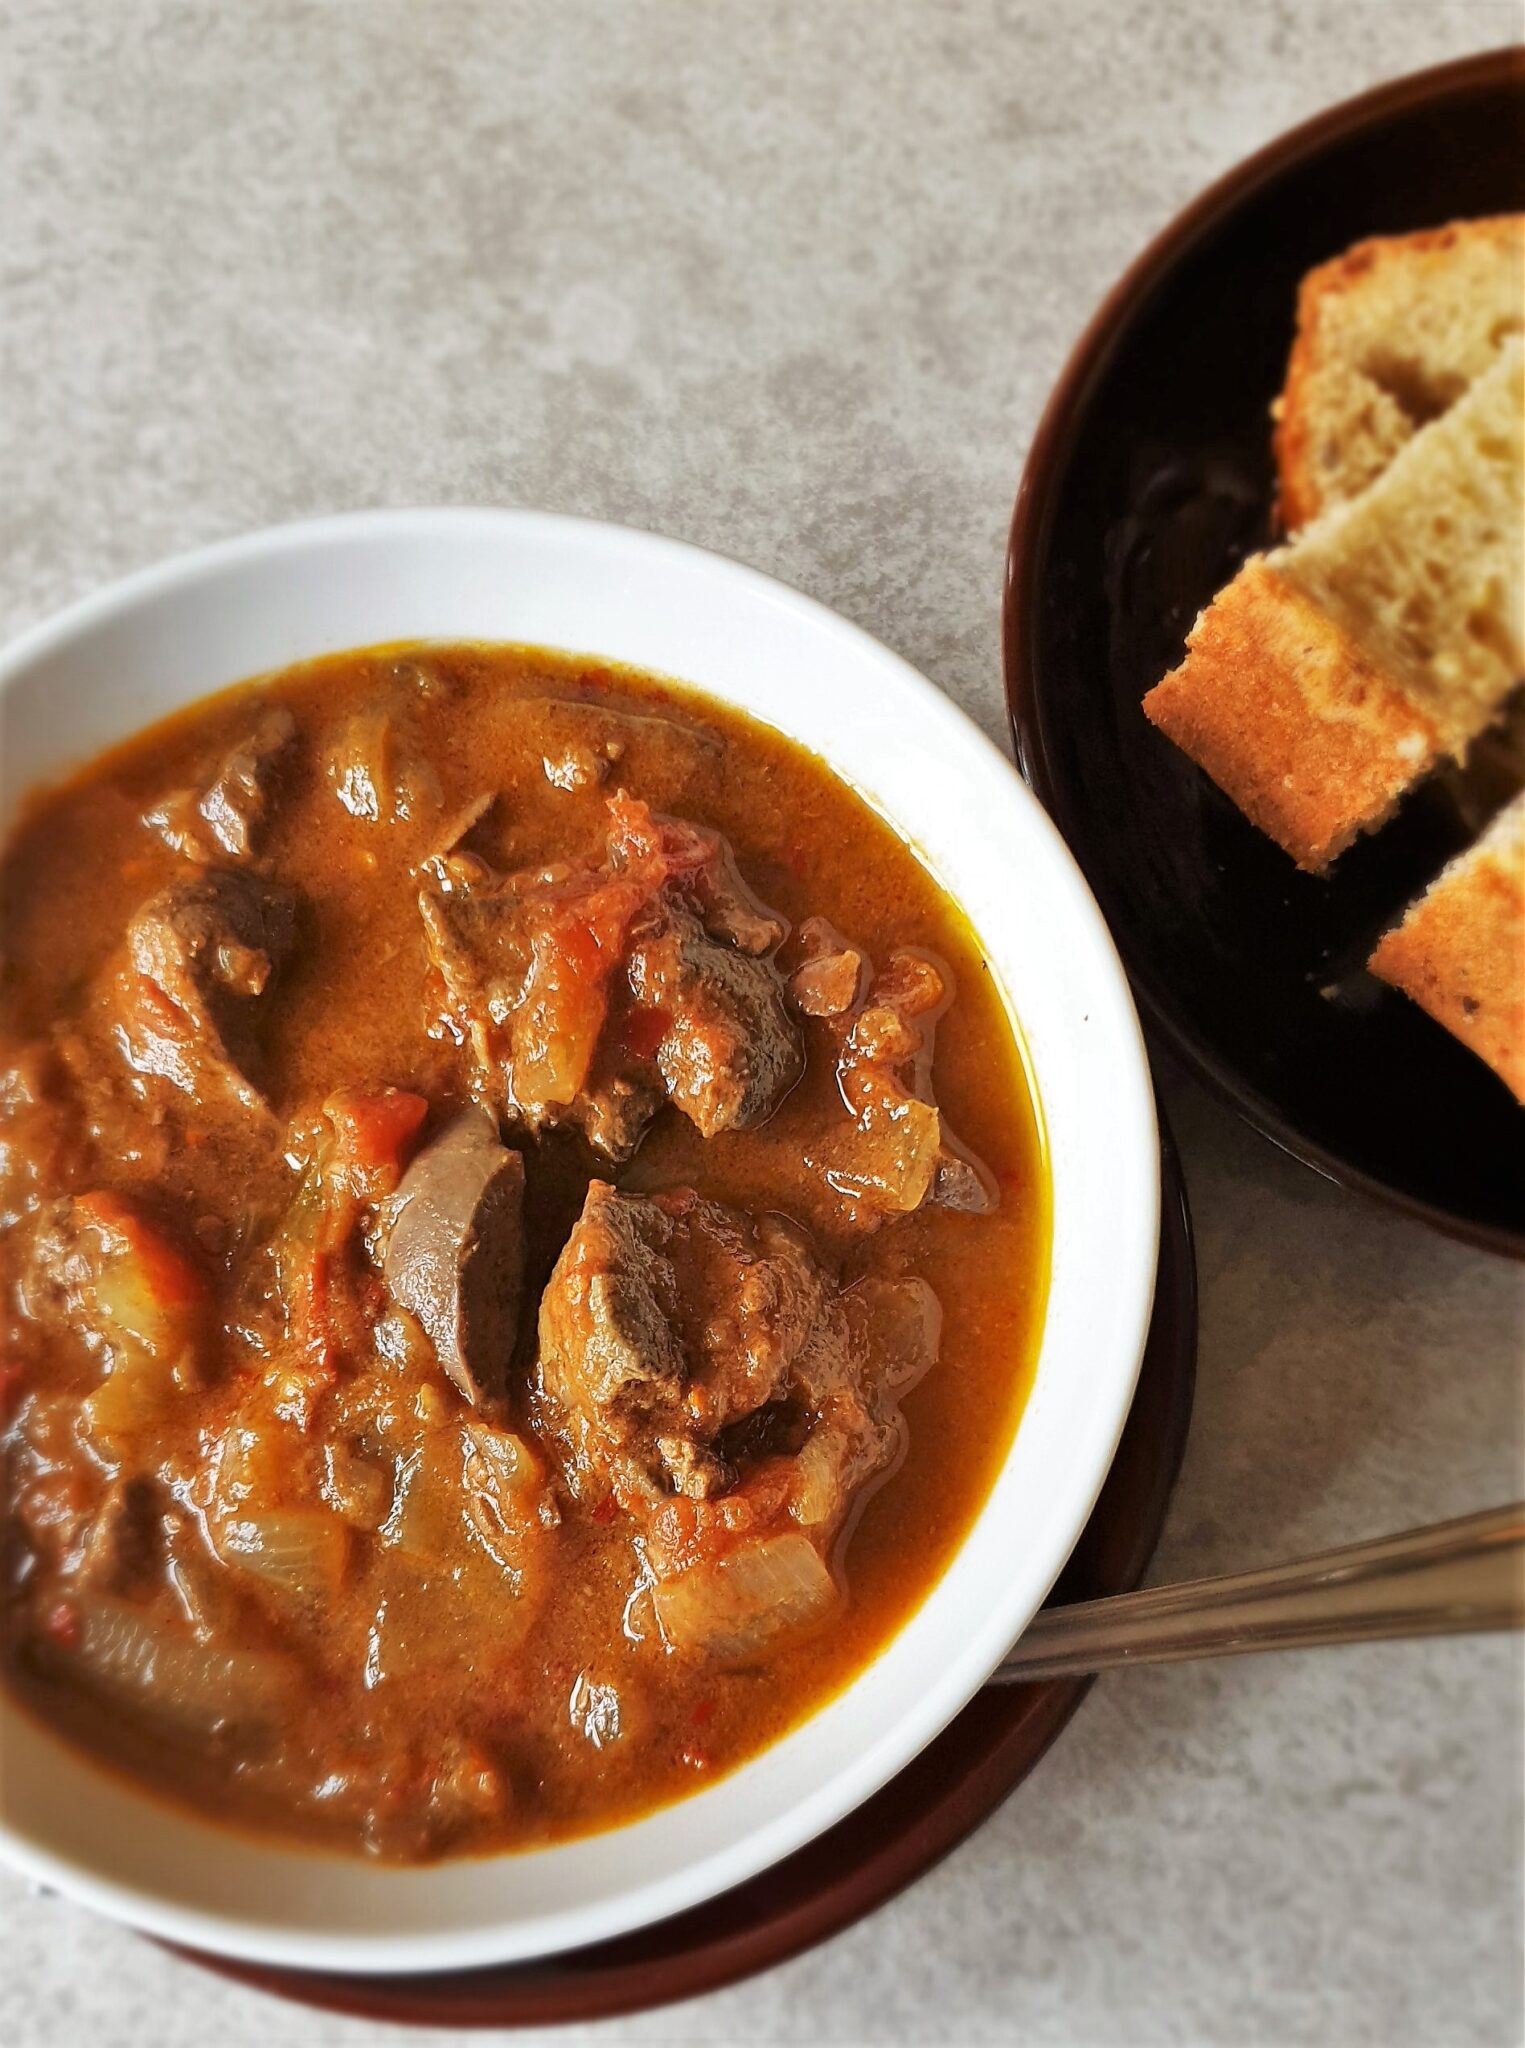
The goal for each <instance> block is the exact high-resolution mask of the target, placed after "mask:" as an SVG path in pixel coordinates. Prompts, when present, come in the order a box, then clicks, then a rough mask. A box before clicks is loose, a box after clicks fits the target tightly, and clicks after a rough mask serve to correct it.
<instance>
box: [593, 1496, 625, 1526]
mask: <svg viewBox="0 0 1525 2048" xmlns="http://www.w3.org/2000/svg"><path fill="white" fill-rule="evenodd" d="M618 1513H619V1506H618V1503H617V1502H616V1501H615V1498H614V1496H613V1494H605V1496H604V1498H603V1499H602V1500H601V1501H600V1502H599V1503H598V1506H597V1507H596V1508H595V1509H594V1510H593V1519H594V1521H595V1522H598V1523H600V1524H602V1525H603V1526H604V1527H607V1526H608V1525H609V1523H610V1522H612V1521H613V1520H614V1518H615V1516H616V1515H617V1514H618Z"/></svg>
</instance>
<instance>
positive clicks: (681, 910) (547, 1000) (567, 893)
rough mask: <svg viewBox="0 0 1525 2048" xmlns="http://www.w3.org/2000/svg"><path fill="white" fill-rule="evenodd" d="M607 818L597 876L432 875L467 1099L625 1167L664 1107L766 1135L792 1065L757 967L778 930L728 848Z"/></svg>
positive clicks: (573, 871)
mask: <svg viewBox="0 0 1525 2048" xmlns="http://www.w3.org/2000/svg"><path fill="white" fill-rule="evenodd" d="M608 809H609V815H610V825H609V830H608V836H607V842H606V850H605V858H604V861H603V863H602V864H601V865H599V866H597V867H594V866H588V865H584V866H582V867H578V868H569V867H566V866H561V867H556V868H550V869H543V870H539V871H534V870H524V871H521V872H520V873H517V874H512V875H506V876H493V875H491V874H486V875H483V876H480V877H469V876H466V877H456V876H453V875H445V874H436V875H435V876H434V878H433V881H432V884H431V885H428V886H426V887H425V888H424V890H423V892H422V894H421V896H420V898H419V909H420V914H421V916H422V918H423V921H424V929H425V933H426V936H427V939H428V942H429V949H430V953H431V956H432V959H433V963H434V968H435V973H436V977H437V983H438V987H439V990H440V993H441V995H442V1002H441V1004H440V1016H441V1021H442V1023H443V1025H444V1028H445V1029H446V1030H448V1031H449V1032H451V1033H452V1034H453V1035H454V1036H455V1037H456V1038H457V1039H458V1040H459V1042H460V1043H462V1044H463V1045H465V1046H466V1047H467V1048H468V1050H469V1052H470V1055H471V1061H472V1068H473V1073H472V1083H471V1085H472V1092H473V1094H474V1095H475V1096H476V1097H477V1099H478V1100H479V1101H480V1102H481V1103H483V1104H484V1106H486V1107H488V1108H490V1109H491V1110H493V1111H494V1112H495V1113H496V1114H497V1115H500V1116H502V1117H505V1118H507V1119H509V1120H510V1121H512V1122H514V1123H516V1124H518V1125H520V1126H521V1127H522V1128H524V1129H526V1130H528V1131H531V1132H538V1131H540V1130H543V1129H545V1128H547V1127H548V1126H552V1125H562V1126H570V1127H571V1128H573V1129H575V1130H579V1131H581V1132H582V1134H583V1136H584V1137H585V1138H586V1139H587V1140H588V1142H589V1143H590V1144H591V1145H593V1146H594V1147H595V1148H596V1149H597V1150H599V1151H600V1152H602V1153H603V1155H604V1156H605V1157H606V1158H609V1159H612V1160H620V1159H624V1158H627V1157H628V1156H629V1154H630V1153H631V1152H632V1151H633V1150H634V1149H635V1147H636V1145H637V1144H638V1143H639V1141H640V1138H641V1134H642V1132H643V1131H644V1129H645V1126H646V1124H647V1122H648V1121H649V1120H650V1118H651V1116H652V1115H653V1114H654V1113H655V1111H656V1110H657V1109H658V1108H659V1107H660V1105H661V1103H662V1101H663V1099H664V1097H665V1098H667V1099H670V1100H671V1101H672V1102H673V1103H674V1104H675V1105H676V1106H677V1107H678V1108H679V1109H681V1110H682V1111H683V1112H684V1114H685V1115H687V1116H688V1117H689V1118H690V1119H691V1121H692V1122H693V1123H694V1124H695V1125H696V1126H697V1127H698V1128H699V1129H700V1130H701V1131H702V1132H703V1133H704V1134H705V1136H707V1137H708V1136H712V1135H713V1134H714V1133H715V1132H717V1131H723V1130H734V1129H741V1128H746V1127H748V1126H750V1125H753V1124H756V1123H760V1122H761V1121H762V1120H763V1119H764V1118H765V1117H766V1116H768V1115H769V1114H770V1113H771V1111H772V1110H773V1109H774V1108H775V1107H776V1106H777V1104H778V1102H779V1101H780V1100H781V1098H782V1096H783V1095H784V1094H785V1093H786V1092H787V1090H788V1089H789V1088H790V1087H791V1086H792V1085H793V1083H794V1081H795V1080H796V1078H797V1077H798V1074H799V1070H800V1064H801V1056H800V1047H799V1041H798V1038H797V1035H796V1031H795V1026H794V1024H793V1022H792V1020H791V1019H790V1017H789V1015H788V1012H787V1010H786V1009H785V1007H784V1002H783V993H782V983H781V981H780V979H779V975H778V971H777V969H776V968H775V966H774V964H773V961H772V959H771V957H767V956H770V955H771V952H772V950H773V949H774V948H775V947H776V946H777V945H778V944H779V943H780V941H781V940H782V938H783V936H784V931H785V927H784V925H783V924H782V923H781V922H780V921H779V920H778V919H777V918H775V917H773V916H772V915H771V914H769V913H768V912H766V911H764V910H763V909H762V907H761V906H760V905H758V904H756V903H754V902H753V901H752V899H751V898H750V897H749V896H748V895H747V893H746V890H745V887H744V885H743V884H742V882H741V880H740V877H739V876H738V875H737V874H736V873H735V870H734V866H733V864H732V862H731V859H730V854H729V851H728V849H727V848H726V847H725V845H724V842H723V841H722V840H721V839H720V838H719V837H718V835H717V834H715V833H713V832H708V831H704V830H701V829H700V828H699V827H696V826H693V825H688V824H685V823H683V821H682V820H679V819H660V818H657V817H654V816H653V814H652V813H651V812H650V811H649V810H648V809H647V807H646V806H645V805H644V804H641V803H639V802H637V801H636V800H634V799H633V798H631V797H629V796H627V795H626V794H625V793H624V792H623V791H620V792H616V794H615V795H614V796H612V797H610V798H609V799H608Z"/></svg>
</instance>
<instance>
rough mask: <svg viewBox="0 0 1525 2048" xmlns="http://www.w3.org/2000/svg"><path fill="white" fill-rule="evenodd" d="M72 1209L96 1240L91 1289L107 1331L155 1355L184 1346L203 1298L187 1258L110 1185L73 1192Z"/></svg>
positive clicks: (165, 1356)
mask: <svg viewBox="0 0 1525 2048" xmlns="http://www.w3.org/2000/svg"><path fill="white" fill-rule="evenodd" d="M74 1214H75V1217H76V1219H77V1220H78V1222H79V1223H81V1224H82V1225H83V1226H84V1228H85V1230H86V1231H87V1232H89V1233H90V1234H91V1235H92V1236H93V1237H94V1239H95V1241H96V1256H95V1259H94V1261H93V1265H94V1272H93V1276H92V1279H93V1284H92V1293H93V1295H94V1298H95V1305H96V1308H97V1309H98V1310H99V1312H100V1315H101V1317H102V1319H103V1321H104V1322H105V1324H106V1325H108V1326H109V1328H108V1334H109V1335H111V1336H114V1337H126V1338H130V1339H132V1340H134V1341H135V1342H136V1343H137V1344H139V1345H141V1346H142V1347H143V1348H144V1349H145V1350H147V1351H149V1352H151V1353H152V1354H153V1356H154V1357H156V1358H161V1359H170V1358H173V1357H175V1356H176V1355H177V1354H179V1353H180V1352H183V1351H184V1350H185V1348H186V1346H187V1345H188V1344H189V1343H190V1341H191V1339H192V1338H193V1337H194V1335H195V1334H196V1329H197V1325H198V1323H199V1321H200V1318H201V1314H202V1311H203V1309H204V1308H205V1306H206V1300H207V1290H206V1286H205V1283H204V1282H203V1280H202V1278H201V1275H200V1273H199V1272H198V1271H197V1269H196V1267H195V1266H194V1265H193V1264H192V1263H191V1261H190V1259H188V1258H187V1257H186V1255H185V1253H184V1252H182V1251H180V1250H179V1249H178V1247H177V1246H175V1245H173V1244H171V1243H170V1241H169V1239H168V1238H166V1237H165V1236H163V1235H162V1233H161V1232H160V1231H158V1230H156V1229H155V1228H154V1226H153V1225H152V1224H151V1223H147V1222H145V1221H144V1219H143V1218H142V1217H141V1216H140V1215H139V1214H138V1212H137V1211H136V1210H135V1209H134V1208H133V1207H132V1206H131V1204H130V1203H128V1202H125V1201H124V1200H123V1199H122V1197H121V1196H120V1195H119V1194H116V1193H115V1192H114V1191H113V1190H112V1189H110V1188H101V1189H98V1190H97V1191H96V1192H95V1193H93V1194H88V1195H77V1196H76V1197H75V1201H74Z"/></svg>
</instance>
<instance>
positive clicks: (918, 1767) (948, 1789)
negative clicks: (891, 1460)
mask: <svg viewBox="0 0 1525 2048" xmlns="http://www.w3.org/2000/svg"><path fill="white" fill-rule="evenodd" d="M1160 1139H1161V1152H1162V1166H1161V1195H1162V1203H1161V1218H1160V1256H1159V1273H1158V1278H1157V1281H1156V1286H1155V1298H1154V1313H1153V1318H1152V1320H1151V1323H1150V1328H1149V1340H1148V1345H1147V1348H1146V1350H1145V1353H1144V1360H1143V1365H1142V1368H1141V1370H1140V1373H1139V1381H1138V1390H1137V1393H1136V1394H1135V1396H1134V1401H1133V1406H1132V1409H1131V1410H1130V1412H1129V1416H1128V1421H1127V1424H1126V1426H1125V1428H1124V1431H1123V1435H1122V1440H1121V1442H1120V1443H1119V1445H1118V1449H1117V1455H1116V1457H1115V1459H1114V1461H1113V1464H1112V1468H1111V1471H1110V1472H1109V1474H1108V1476H1107V1480H1106V1483H1105V1485H1104V1486H1103V1488H1102V1491H1101V1496H1100V1498H1099V1499H1098V1501H1097V1503H1096V1506H1095V1509H1094V1510H1093V1512H1092V1515H1091V1519H1090V1521H1089V1522H1088V1523H1087V1525H1086V1527H1085V1530H1084V1532H1083V1533H1082V1535H1081V1537H1080V1540H1079V1542H1078V1543H1077V1544H1076V1546H1075V1550H1074V1552H1073V1554H1072V1555H1071V1557H1070V1560H1069V1563H1068V1564H1067V1565H1066V1566H1065V1568H1064V1571H1063V1573H1062V1574H1061V1576H1060V1579H1059V1582H1058V1584H1057V1585H1056V1586H1055V1588H1054V1590H1053V1593H1052V1594H1051V1595H1050V1599H1049V1603H1048V1604H1050V1605H1054V1604H1056V1603H1060V1602H1065V1601H1072V1600H1092V1599H1097V1598H1100V1597H1101V1596H1102V1595H1103V1594H1107V1593H1122V1592H1126V1591H1128V1590H1129V1588H1131V1587H1132V1586H1134V1585H1136V1584H1137V1583H1138V1581H1139V1579H1140V1578H1141V1577H1142V1576H1143V1573H1144V1569H1145V1567H1146V1566H1147V1564H1148V1562H1149V1559H1150V1557H1151V1556H1152V1555H1153V1552H1154V1547H1155V1544H1156V1542H1157V1541H1158V1539H1159V1534H1160V1529H1161V1526H1162V1524H1163V1522H1164V1518H1165V1508H1166V1504H1167V1502H1168V1501H1169V1498H1170V1494H1171V1490H1172V1488H1173V1487H1174V1485H1175V1480H1176V1474H1177V1472H1178V1470H1179V1469H1180V1463H1181V1455H1182V1452H1183V1451H1184V1449H1185V1446H1186V1433H1187V1428H1188V1425H1189V1423H1190V1421H1191V1404H1192V1391H1193V1384H1194V1380H1195V1374H1196V1356H1197V1275H1196V1263H1195V1258H1194V1255H1193V1250H1192V1236H1191V1218H1190V1213H1189V1211H1188V1208H1187V1202H1186V1190H1185V1185H1184V1183H1183V1181H1182V1178H1181V1171H1180V1166H1179V1162H1178V1160H1177V1157H1176V1152H1175V1147H1174V1145H1173V1143H1172V1141H1171V1138H1170V1134H1169V1131H1168V1130H1167V1129H1166V1127H1165V1125H1164V1122H1163V1113H1162V1120H1161V1127H1160ZM1091 1682H1092V1681H1091V1680H1089V1679H1065V1680H1059V1681H1055V1682H1053V1683H1049V1684H1042V1685H1011V1686H988V1687H986V1689H985V1690H984V1691H983V1692H981V1693H979V1694H977V1695H976V1696H975V1698H974V1699H973V1700H972V1701H971V1702H970V1704H969V1705H968V1706H967V1707H966V1708H965V1709H964V1711H963V1712H962V1713H961V1714H960V1715H959V1716H958V1718H957V1719H956V1720H955V1721H953V1722H952V1723H951V1725H950V1726H949V1727H947V1728H946V1729H944V1731H943V1733H942V1734H941V1735H940V1736H939V1737H938V1738H937V1740H936V1741H935V1742H933V1743H932V1744H930V1745H929V1747H928V1748H926V1749H925V1750H923V1752H922V1753H921V1755H920V1756H919V1757H917V1758H916V1760H915V1762H914V1763H912V1764H910V1765H909V1766H908V1767H907V1768H906V1769H905V1770H904V1771H902V1772H901V1773H900V1775H899V1776H898V1777H897V1778H895V1779H894V1780H893V1781H892V1783H890V1784H889V1785H886V1786H885V1787H884V1789H883V1790H882V1791H881V1792H879V1793H877V1794H876V1795H875V1797H873V1798H872V1799H870V1800H868V1801H867V1802H866V1804H864V1805H863V1806H860V1807H859V1808H858V1809H857V1811H856V1812H854V1813H851V1814H849V1815H848V1817H847V1818H846V1819H845V1820H843V1821H840V1822H839V1823H838V1824H837V1826H835V1827H834V1828H831V1829H830V1830H829V1831H828V1832H827V1833H826V1834H824V1835H820V1836H818V1837H817V1839H816V1840H815V1841H813V1842H811V1843H809V1844H808V1845H807V1846H806V1847H805V1848H803V1849H800V1850H798V1851H797V1852H796V1853H795V1854H794V1855H792V1856H790V1857H788V1858H787V1859H786V1860H785V1861H784V1862H782V1863H779V1864H776V1865H775V1866H774V1867H773V1868H772V1869H771V1870H766V1871H764V1872H763V1873H762V1875H761V1876H759V1877H755V1878H753V1879H752V1880H751V1881H750V1882H748V1883H746V1884H743V1885H738V1886H737V1887H736V1888H735V1889H734V1890H733V1891H729V1892H726V1893H724V1894H723V1895H722V1896H721V1897H719V1898H715V1899H711V1900H710V1901H709V1902H708V1903H707V1904H706V1905H703V1906H700V1907H698V1908H696V1909H694V1910H693V1911H691V1912H687V1913H682V1914H679V1915H678V1916H677V1917H676V1918H674V1919H671V1920H666V1921H662V1922H660V1923H659V1924H658V1925H656V1926H654V1927H648V1928H645V1929H643V1930H642V1931H640V1932H639V1933H636V1934H631V1935H626V1936H624V1937H622V1938H621V1939H619V1940H617V1941H608V1942H601V1943H599V1944H598V1945H597V1946H596V1947H593V1948H584V1949H578V1950H573V1951H572V1952H571V1953H569V1954H562V1955H556V1956H549V1957H547V1958H546V1959H545V1960H543V1961H540V1962H529V1963H518V1964H513V1965H510V1966H506V1967H503V1968H497V1969H485V1970H463V1971H457V1972H452V1973H450V1974H448V1975H438V1976H412V1977H391V1976H387V1977H380V1976H373V1977H353V1976H338V1975H325V1974H320V1973H317V1972H313V1971H302V1970H283V1969H273V1968H267V1967H264V1966H262V1965H258V1964H251V1963H243V1962H234V1961H231V1960H229V1959H228V1958H225V1957H221V1956H210V1955H205V1954H203V1953H201V1952H200V1951H198V1950H193V1949H186V1948H177V1949H174V1950H173V1953H175V1954H177V1955H181V1956H184V1957H185V1958H186V1960H187V1961H189V1962H193V1963H198V1964H200V1965H201V1966H202V1967H204V1968H206V1969H209V1970H215V1971H217V1972H218V1973H219V1974H221V1975H223V1976H226V1977H232V1978H236V1979H237V1980H238V1981H239V1982H241V1983H244V1984H249V1985H253V1986H254V1987H256V1988H257V1989H259V1990H261V1991H268V1992H273V1993H274V1994H276V1995H277V1996H278V1997H282V1998H288V1999H294V2000H296V2001H298V2002H299V2003H301V2004H304V2005H310V2006H316V2007H319V2008H321V2009H323V2010H326V2011H332V2012H345V2013H353V2014H355V2015H357V2016H358V2017H361V2018H365V2019H378V2020H394V2021H399V2022H403V2023H406V2024H411V2025H414V2026H432V2027H444V2026H455V2027H528V2026H544V2025H547V2024H554V2023H558V2022H564V2021H575V2020H593V2019H603V2018H608V2017H610V2016H611V2015H613V2014H616V2013H628V2012H638V2011H640V2010H641V2009H642V2008H644V2007H647V2006H653V2005H663V2004H667V2003H669V2002H671V2001H672V2000H674V1999H680V1998H693V1997H696V1996H698V1995H699V1994H700V1993H701V1992H705V1991H713V1990H717V1989H718V1988H719V1987H721V1986H722V1985H725V1984H730V1983H734V1982H735V1981H736V1980H737V1979H738V1978H741V1977H747V1976H750V1975H752V1974H753V1973H754V1972H755V1971H758V1970H763V1969H767V1968H768V1967H769V1966H770V1965H772V1964H774V1963H779V1962H783V1961H784V1960H785V1959H786V1958H787V1957H789V1956H792V1955H796V1954H798V1953H799V1951H800V1950H802V1949H806V1948H810V1947H812V1946H813V1945H814V1944H815V1943H816V1942H819V1941H824V1940H825V1939H826V1938H827V1937H828V1936H829V1935H832V1934H835V1933H837V1932H839V1931H840V1929H842V1928H843V1927H846V1926H848V1925H849V1924H850V1923H851V1922H852V1921H854V1920H857V1919H859V1918H861V1917H862V1915H863V1914H865V1913H869V1912H872V1911H873V1909H874V1908H875V1907H876V1906H879V1905H882V1904H883V1903H884V1901H885V1900H886V1899H888V1898H890V1897H892V1896H893V1895H894V1894H895V1893H896V1892H898V1891H900V1890H901V1889H902V1888H903V1887H904V1886H906V1885H908V1884H910V1883H911V1882H912V1881H913V1880H914V1879H915V1878H917V1877H919V1876H920V1875H921V1874H922V1872H923V1871H925V1870H928V1869H930V1867H931V1866H932V1865H933V1864H934V1863H936V1862H937V1861H938V1860H939V1859H940V1858H941V1857H943V1856H945V1855H947V1853H948V1851H949V1850H950V1849H953V1848H954V1847H956V1846H957V1844H958V1843H959V1842H961V1841H962V1840H963V1838H964V1837H965V1836H966V1835H968V1834H970V1833H971V1832H972V1831H973V1830H974V1829H975V1828H976V1827H978V1826H979V1824H980V1823H981V1821H983V1820H985V1819H986V1818H987V1817H988V1816H989V1815H990V1814H991V1813H992V1812H993V1811H994V1810H995V1808H996V1807H997V1806H999V1805H1000V1803H1001V1801H1002V1800H1003V1799H1005V1798H1006V1796H1007V1795H1008V1793H1010V1792H1011V1791H1012V1790H1013V1789H1014V1788H1015V1787H1016V1786H1017V1785H1019V1784H1020V1783H1021V1781H1022V1780H1023V1779H1024V1778H1025V1777H1026V1776H1027V1774H1028V1772H1029V1771H1030V1770H1031V1769H1032V1768H1033V1766H1034V1764H1036V1763H1037V1762H1038V1760H1039V1758H1040V1757H1041V1756H1042V1755H1043V1753H1044V1751H1045V1750H1046V1749H1047V1748H1048V1746H1049V1744H1050V1743H1051V1742H1052V1741H1053V1740H1054V1738H1055V1736H1057V1735H1058V1734H1059V1733H1060V1731H1061V1730H1062V1729H1063V1728H1064V1727H1065V1725H1066V1724H1067V1723H1068V1721H1069V1719H1070V1717H1071V1716H1072V1715H1073V1714H1074V1712H1075V1710H1076V1708H1077V1707H1078V1706H1079V1705H1080V1702H1081V1701H1082V1699H1084V1697H1085V1695H1086V1693H1087V1691H1088V1690H1089V1689H1090V1685H1091Z"/></svg>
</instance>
